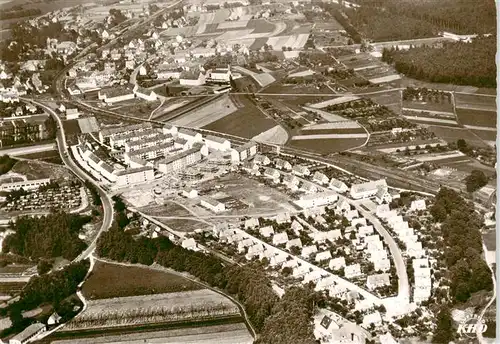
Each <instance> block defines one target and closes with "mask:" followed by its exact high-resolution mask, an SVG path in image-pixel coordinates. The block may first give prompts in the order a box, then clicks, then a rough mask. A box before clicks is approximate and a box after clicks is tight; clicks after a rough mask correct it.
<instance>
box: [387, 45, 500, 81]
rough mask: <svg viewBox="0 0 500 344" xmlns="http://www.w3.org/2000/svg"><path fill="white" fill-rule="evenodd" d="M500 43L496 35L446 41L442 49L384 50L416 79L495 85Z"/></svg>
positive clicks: (400, 68)
mask: <svg viewBox="0 0 500 344" xmlns="http://www.w3.org/2000/svg"><path fill="white" fill-rule="evenodd" d="M496 43H497V40H496V36H495V35H493V36H490V37H481V38H477V39H474V40H473V41H472V42H471V43H461V42H456V43H444V45H443V47H442V48H432V47H417V48H412V49H409V50H405V51H401V50H399V51H398V50H395V49H390V50H389V49H384V51H383V53H382V60H383V61H384V62H387V63H393V64H394V67H395V68H396V70H397V71H398V72H399V73H403V74H405V75H407V76H409V77H412V78H415V79H420V80H425V81H430V82H437V83H452V84H456V85H471V86H477V87H493V88H494V87H496V85H497V82H496V64H495V54H496Z"/></svg>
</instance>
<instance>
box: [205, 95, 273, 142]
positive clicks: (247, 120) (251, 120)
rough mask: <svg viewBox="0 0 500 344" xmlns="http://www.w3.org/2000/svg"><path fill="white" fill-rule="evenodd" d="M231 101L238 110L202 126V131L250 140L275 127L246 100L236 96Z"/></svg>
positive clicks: (271, 121)
mask: <svg viewBox="0 0 500 344" xmlns="http://www.w3.org/2000/svg"><path fill="white" fill-rule="evenodd" d="M232 99H233V102H234V103H235V105H236V106H237V107H238V109H237V110H236V111H235V112H233V113H232V114H231V115H229V116H225V117H223V118H221V119H219V120H217V121H215V122H212V123H210V124H208V125H206V126H204V127H203V129H207V130H213V131H218V132H221V133H225V134H230V135H235V136H240V137H244V138H248V139H251V138H252V137H254V136H256V135H259V134H260V133H262V132H265V131H266V130H269V129H271V128H273V127H274V126H275V125H276V123H275V122H274V121H273V120H271V119H269V118H268V117H266V116H265V115H264V114H263V113H262V112H261V111H259V110H258V109H257V108H256V107H255V105H254V104H253V103H252V102H251V101H250V100H249V99H248V98H246V97H243V96H238V97H234V98H232Z"/></svg>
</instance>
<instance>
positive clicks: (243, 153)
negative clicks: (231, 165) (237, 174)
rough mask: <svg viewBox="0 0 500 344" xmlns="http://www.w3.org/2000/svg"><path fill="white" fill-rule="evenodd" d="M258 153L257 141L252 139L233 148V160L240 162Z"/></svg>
mask: <svg viewBox="0 0 500 344" xmlns="http://www.w3.org/2000/svg"><path fill="white" fill-rule="evenodd" d="M256 154H257V143H256V142H254V141H250V142H248V143H245V144H244V145H241V146H238V147H234V148H232V149H231V160H232V161H233V162H240V161H244V160H246V159H249V158H251V157H253V156H255V155H256Z"/></svg>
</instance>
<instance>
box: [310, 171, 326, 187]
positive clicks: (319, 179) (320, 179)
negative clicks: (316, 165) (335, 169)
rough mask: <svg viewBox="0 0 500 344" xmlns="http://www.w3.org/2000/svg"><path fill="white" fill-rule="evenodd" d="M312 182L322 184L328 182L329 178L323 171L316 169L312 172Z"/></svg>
mask: <svg viewBox="0 0 500 344" xmlns="http://www.w3.org/2000/svg"><path fill="white" fill-rule="evenodd" d="M313 182H315V183H318V184H322V185H323V184H328V182H329V179H328V177H327V176H325V175H324V174H323V173H321V172H319V171H316V172H314V175H313Z"/></svg>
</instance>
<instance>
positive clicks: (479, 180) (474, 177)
mask: <svg viewBox="0 0 500 344" xmlns="http://www.w3.org/2000/svg"><path fill="white" fill-rule="evenodd" d="M486 184H488V177H487V176H486V175H485V174H484V172H483V171H481V170H472V172H471V173H470V174H469V175H468V176H467V177H466V178H465V185H466V187H467V191H468V192H474V191H476V190H479V189H480V188H482V187H483V186H485V185H486Z"/></svg>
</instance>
